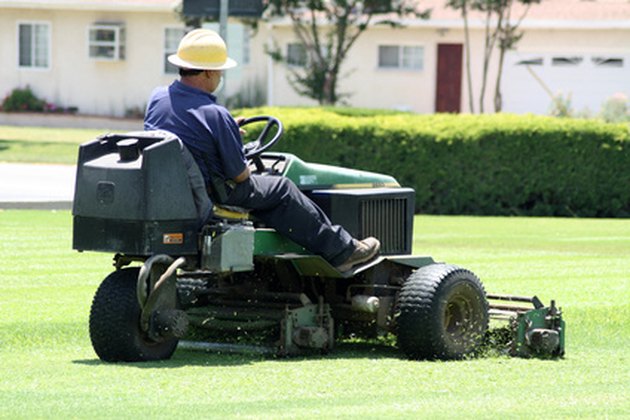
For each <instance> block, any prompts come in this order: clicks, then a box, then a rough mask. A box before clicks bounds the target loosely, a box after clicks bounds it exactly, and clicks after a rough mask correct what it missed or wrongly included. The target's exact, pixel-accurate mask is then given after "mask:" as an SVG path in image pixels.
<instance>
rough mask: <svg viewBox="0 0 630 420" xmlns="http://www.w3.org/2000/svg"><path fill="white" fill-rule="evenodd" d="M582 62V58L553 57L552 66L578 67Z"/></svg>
mask: <svg viewBox="0 0 630 420" xmlns="http://www.w3.org/2000/svg"><path fill="white" fill-rule="evenodd" d="M581 62H582V57H553V58H552V59H551V65H552V66H577V65H579V64H580V63H581Z"/></svg>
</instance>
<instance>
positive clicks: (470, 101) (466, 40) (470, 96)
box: [462, 2, 475, 114]
mask: <svg viewBox="0 0 630 420" xmlns="http://www.w3.org/2000/svg"><path fill="white" fill-rule="evenodd" d="M466 6H467V4H466V2H463V3H462V17H463V18H464V44H465V47H466V79H467V80H468V107H469V108H470V109H469V110H470V113H471V114H474V113H475V103H474V100H475V99H474V98H473V85H472V75H471V70H470V31H469V30H468V9H467V8H466Z"/></svg>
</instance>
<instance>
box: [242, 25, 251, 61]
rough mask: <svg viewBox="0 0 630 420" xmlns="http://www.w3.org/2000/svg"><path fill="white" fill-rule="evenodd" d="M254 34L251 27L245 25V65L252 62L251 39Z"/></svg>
mask: <svg viewBox="0 0 630 420" xmlns="http://www.w3.org/2000/svg"><path fill="white" fill-rule="evenodd" d="M251 37H252V34H251V29H250V28H249V27H247V26H244V27H243V65H247V64H249V63H250V62H251V47H250V40H251Z"/></svg>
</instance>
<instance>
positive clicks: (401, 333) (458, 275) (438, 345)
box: [397, 264, 488, 359]
mask: <svg viewBox="0 0 630 420" xmlns="http://www.w3.org/2000/svg"><path fill="white" fill-rule="evenodd" d="M397 312H398V313H397V326H398V346H399V347H400V348H401V350H402V351H403V352H405V354H406V355H407V356H408V357H409V358H411V359H461V358H462V357H464V356H466V355H469V354H472V353H474V352H475V350H477V349H478V347H479V346H480V345H481V343H482V341H483V338H484V335H485V333H486V331H487V329H488V301H487V300H486V295H485V291H484V289H483V285H482V284H481V281H480V280H479V279H478V278H477V276H475V275H474V274H473V273H471V272H470V271H468V270H465V269H462V268H459V267H456V266H453V265H446V264H431V265H429V266H426V267H422V268H420V269H418V270H416V271H414V272H413V273H412V274H411V275H410V276H409V277H408V278H407V280H406V282H405V283H404V284H403V286H402V289H401V291H400V296H399V298H398V311H397Z"/></svg>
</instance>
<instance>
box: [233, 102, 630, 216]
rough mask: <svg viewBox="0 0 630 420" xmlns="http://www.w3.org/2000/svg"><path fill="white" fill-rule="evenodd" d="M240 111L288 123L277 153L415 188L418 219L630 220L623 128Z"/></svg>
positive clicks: (550, 121)
mask: <svg viewBox="0 0 630 420" xmlns="http://www.w3.org/2000/svg"><path fill="white" fill-rule="evenodd" d="M241 113H243V114H246V115H248V116H251V115H258V114H268V115H275V116H277V117H278V118H280V119H281V120H282V121H283V122H284V124H285V129H286V133H285V138H284V139H282V140H281V141H280V143H279V144H278V146H276V148H275V149H276V150H282V151H286V152H290V153H294V154H296V155H298V156H299V157H301V158H302V159H304V160H306V161H311V162H317V163H326V164H331V165H341V166H346V167H351V168H357V169H364V170H371V171H375V172H381V173H388V174H391V175H393V176H395V177H396V178H397V179H398V181H399V182H400V183H401V184H402V185H404V186H410V187H413V188H414V189H415V190H416V210H417V211H419V212H423V213H433V214H477V215H537V216H592V217H630V189H629V188H628V185H630V147H629V146H630V140H629V137H630V133H629V131H628V127H627V126H626V125H624V124H607V123H604V122H601V121H597V120H574V119H567V118H553V117H542V116H533V115H525V116H517V115H510V114H496V115H446V114H437V115H410V114H393V115H392V114H390V113H382V114H379V113H378V112H374V113H372V116H371V117H370V118H364V117H352V116H347V115H341V114H343V112H342V113H340V112H332V111H331V110H326V109H306V108H305V109H288V108H257V109H248V110H243V111H241ZM359 114H360V113H359Z"/></svg>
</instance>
